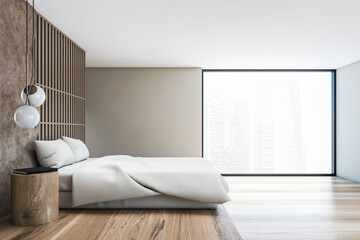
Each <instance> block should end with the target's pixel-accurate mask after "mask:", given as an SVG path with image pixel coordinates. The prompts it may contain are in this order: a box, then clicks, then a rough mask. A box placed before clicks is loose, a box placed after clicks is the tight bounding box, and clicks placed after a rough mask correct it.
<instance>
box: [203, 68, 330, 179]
mask: <svg viewBox="0 0 360 240" xmlns="http://www.w3.org/2000/svg"><path fill="white" fill-rule="evenodd" d="M333 82H334V72H332V71H211V70H209V71H206V70H204V72H203V111H204V112H203V130H204V131H203V149H204V157H205V158H207V159H208V160H210V161H211V162H212V163H213V165H214V166H215V167H216V168H217V169H218V170H219V171H220V172H221V173H225V174H226V173H227V174H331V173H332V172H333V171H332V165H333V164H332V155H333V154H332V149H333V147H332V144H333V142H332V139H333V137H332V134H333V125H332V123H333V120H332V119H333V118H332V116H333V109H332V108H333Z"/></svg>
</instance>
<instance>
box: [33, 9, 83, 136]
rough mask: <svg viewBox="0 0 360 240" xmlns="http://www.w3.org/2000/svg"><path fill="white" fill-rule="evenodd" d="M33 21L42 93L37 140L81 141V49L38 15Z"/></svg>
mask: <svg viewBox="0 0 360 240" xmlns="http://www.w3.org/2000/svg"><path fill="white" fill-rule="evenodd" d="M36 20H37V22H36V26H37V37H36V51H35V52H36V82H37V84H38V85H39V86H41V87H42V88H43V89H44V91H45V93H46V101H45V103H44V104H43V105H42V106H41V107H40V117H41V121H40V134H39V140H55V139H58V138H60V137H61V136H68V137H72V138H77V139H81V140H82V141H85V51H84V50H83V49H81V48H80V47H79V46H77V45H76V44H75V43H74V42H73V41H71V39H69V38H68V37H67V36H66V35H64V34H63V33H62V32H61V31H59V30H58V29H57V28H56V27H54V26H53V25H52V24H51V23H49V22H48V21H47V20H46V19H45V18H43V17H42V16H41V15H37V16H36Z"/></svg>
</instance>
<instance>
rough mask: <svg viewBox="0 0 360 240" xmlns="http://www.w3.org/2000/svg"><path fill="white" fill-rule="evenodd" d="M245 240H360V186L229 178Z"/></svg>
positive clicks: (232, 211)
mask: <svg viewBox="0 0 360 240" xmlns="http://www.w3.org/2000/svg"><path fill="white" fill-rule="evenodd" d="M226 180H227V181H228V183H229V185H230V189H231V192H230V197H231V198H232V201H231V202H230V203H227V204H225V208H226V209H227V212H228V213H229V215H230V216H231V218H232V220H233V222H234V223H235V225H236V227H237V228H238V230H239V232H240V235H241V236H242V237H243V239H244V240H254V239H261V240H272V239H273V240H282V239H284V240H285V239H286V240H293V239H301V240H303V239H326V240H332V239H344V240H352V239H360V184H358V183H353V182H350V181H346V180H343V179H341V178H338V177H227V178H226Z"/></svg>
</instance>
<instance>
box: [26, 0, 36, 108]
mask: <svg viewBox="0 0 360 240" xmlns="http://www.w3.org/2000/svg"><path fill="white" fill-rule="evenodd" d="M32 6H33V16H32V18H33V19H32V20H33V24H32V25H33V26H32V50H31V54H32V74H31V80H30V84H28V0H26V101H25V104H26V103H27V104H28V105H30V99H29V92H30V91H31V88H32V87H33V84H32V83H33V82H34V79H35V0H33V1H32Z"/></svg>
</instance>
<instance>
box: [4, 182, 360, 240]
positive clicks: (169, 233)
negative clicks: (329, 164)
mask: <svg viewBox="0 0 360 240" xmlns="http://www.w3.org/2000/svg"><path fill="white" fill-rule="evenodd" d="M226 179H227V181H228V183H229V185H230V190H231V191H230V196H231V198H232V201H231V202H229V203H227V204H225V208H226V209H227V212H228V213H229V215H230V217H231V218H232V220H233V222H234V223H235V226H236V227H237V229H238V230H239V232H240V235H241V236H242V237H243V239H244V240H253V239H261V240H275V239H276V240H282V239H284V240H285V239H286V240H293V239H301V240H305V239H326V240H332V239H344V240H352V239H360V184H357V183H352V182H350V181H346V180H343V179H340V178H337V177H226ZM234 228H235V227H234V226H233V224H232V222H231V221H229V217H228V216H227V213H226V211H223V208H222V207H220V208H219V209H218V210H217V211H210V210H177V211H176V210H173V211H169V210H95V211H94V210H93V211H81V210H77V211H74V210H68V211H61V214H60V218H59V219H58V220H57V221H55V222H53V223H50V224H48V225H43V226H40V227H17V226H13V225H11V224H10V222H9V218H8V217H7V218H3V219H1V220H0V239H1V240H3V239H4V240H5V239H70V240H71V239H141V240H142V239H166V240H172V239H196V240H197V239H200V240H207V239H240V236H239V235H238V233H237V231H236V230H235V229H234Z"/></svg>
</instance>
